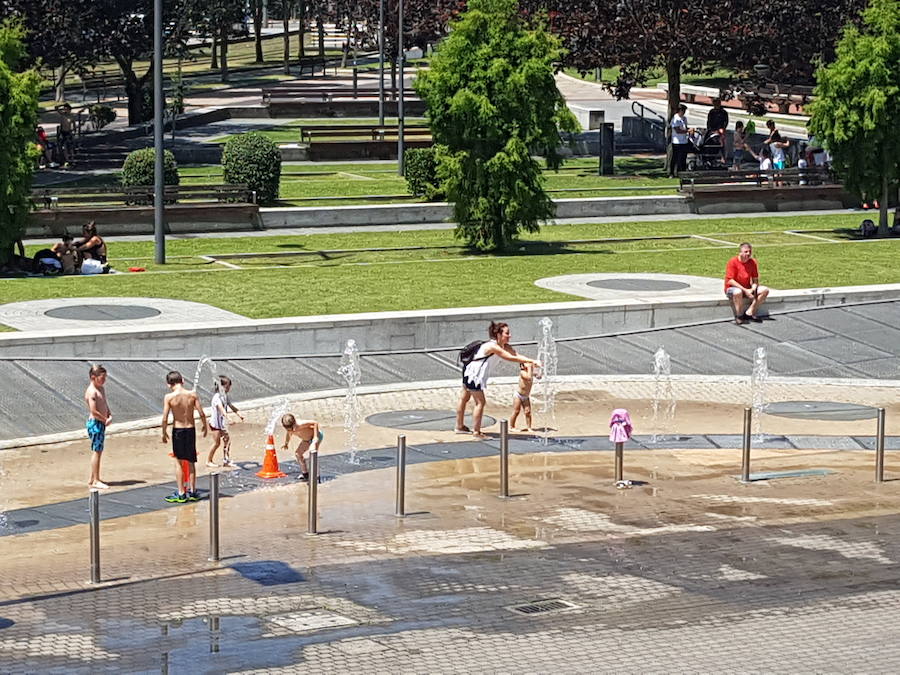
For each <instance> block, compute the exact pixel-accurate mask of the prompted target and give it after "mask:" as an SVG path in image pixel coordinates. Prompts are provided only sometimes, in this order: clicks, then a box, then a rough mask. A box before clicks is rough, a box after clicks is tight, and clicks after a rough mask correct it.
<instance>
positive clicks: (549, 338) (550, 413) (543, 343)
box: [535, 316, 559, 444]
mask: <svg viewBox="0 0 900 675" xmlns="http://www.w3.org/2000/svg"><path fill="white" fill-rule="evenodd" d="M538 325H539V326H540V327H541V337H540V340H539V341H538V353H537V360H538V361H540V362H541V368H540V379H539V380H538V381H539V383H540V384H539V391H540V392H541V410H540V412H541V415H542V416H543V422H544V437H543V441H544V443H545V444H546V443H549V442H550V430H551V429H555V428H556V370H557V366H558V364H559V355H558V353H557V351H556V339H555V338H554V337H553V321H552V320H551V319H550V317H547V316H545V317H544V318H543V319H541V320H540V322H538ZM535 375H536V376H537V375H538V374H537V373H536V374H535Z"/></svg>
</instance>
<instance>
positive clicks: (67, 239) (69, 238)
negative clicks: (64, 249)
mask: <svg viewBox="0 0 900 675" xmlns="http://www.w3.org/2000/svg"><path fill="white" fill-rule="evenodd" d="M72 239H73V237H72V235H71V234H68V233H66V234H64V235H63V236H62V240H63V243H65V244H68V243H69V242H70V241H72Z"/></svg>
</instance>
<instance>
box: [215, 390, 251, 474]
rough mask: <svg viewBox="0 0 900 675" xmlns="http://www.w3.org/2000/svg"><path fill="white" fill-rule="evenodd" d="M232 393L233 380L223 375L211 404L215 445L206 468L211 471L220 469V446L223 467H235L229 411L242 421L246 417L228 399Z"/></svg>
mask: <svg viewBox="0 0 900 675" xmlns="http://www.w3.org/2000/svg"><path fill="white" fill-rule="evenodd" d="M230 391H231V378H230V377H226V376H225V375H222V376H220V377H219V379H218V381H217V382H216V393H215V394H213V397H212V401H211V403H210V408H211V411H210V417H209V430H210V431H211V432H212V437H213V445H212V447H211V448H210V449H209V456H208V457H207V458H206V466H208V467H209V468H211V469H214V468H218V466H219V465H218V464H216V462H215V456H216V450H218V449H219V444H220V443H221V445H222V466H234V463H233V462H232V461H231V436H230V435H229V433H228V411H229V410H231V411H232V412H234V413H235V414H236V415H237V416H238V417H240V418H241V421H242V422H243V421H244V416H243V415H241V413H239V412H238V409H237V408H236V407H235V406H234V404H233V403H232V402H231V399H229V398H228V394H229V392H230Z"/></svg>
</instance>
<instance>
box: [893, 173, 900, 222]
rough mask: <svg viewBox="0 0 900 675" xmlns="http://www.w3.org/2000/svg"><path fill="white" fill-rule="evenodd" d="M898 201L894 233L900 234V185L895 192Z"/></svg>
mask: <svg viewBox="0 0 900 675" xmlns="http://www.w3.org/2000/svg"><path fill="white" fill-rule="evenodd" d="M895 192H896V197H897V201H896V202H895V204H894V232H895V233H897V234H900V184H898V185H897V189H896V190H895Z"/></svg>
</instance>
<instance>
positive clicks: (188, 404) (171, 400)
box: [164, 389, 200, 429]
mask: <svg viewBox="0 0 900 675" xmlns="http://www.w3.org/2000/svg"><path fill="white" fill-rule="evenodd" d="M164 404H165V406H166V407H167V408H168V409H169V410H170V411H171V413H172V419H173V421H174V424H173V426H174V427H175V428H176V429H186V428H191V427H193V426H194V411H195V410H197V408H199V407H200V405H199V401H198V399H197V394H196V392H193V391H188V390H186V389H182V390H180V391H173V392H172V393H171V394H166V397H165V399H164Z"/></svg>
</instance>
